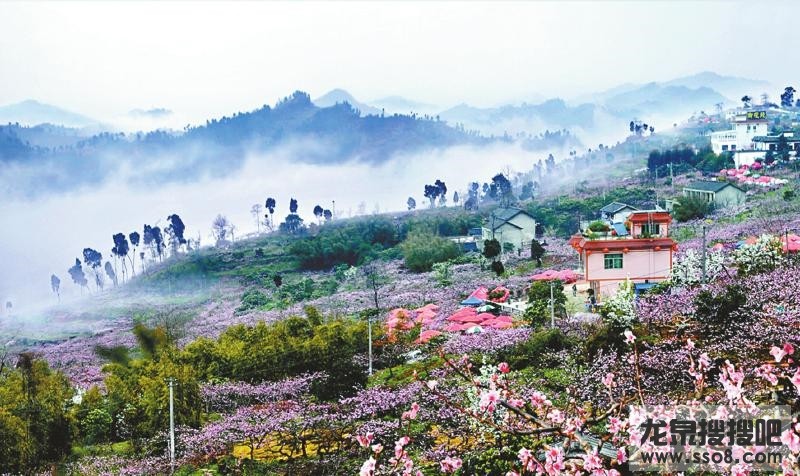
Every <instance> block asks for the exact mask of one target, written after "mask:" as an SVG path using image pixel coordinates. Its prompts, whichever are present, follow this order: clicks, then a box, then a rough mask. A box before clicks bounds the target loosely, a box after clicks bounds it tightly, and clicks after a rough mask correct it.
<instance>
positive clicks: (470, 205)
mask: <svg viewBox="0 0 800 476" xmlns="http://www.w3.org/2000/svg"><path fill="white" fill-rule="evenodd" d="M479 190H480V185H479V184H478V182H470V184H469V185H468V186H467V199H466V200H465V201H464V208H465V209H467V210H477V209H478V200H479V199H480V197H479Z"/></svg>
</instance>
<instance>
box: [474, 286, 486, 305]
mask: <svg viewBox="0 0 800 476" xmlns="http://www.w3.org/2000/svg"><path fill="white" fill-rule="evenodd" d="M469 297H474V298H477V299H480V300H481V301H485V300H487V299H488V298H489V290H488V289H486V287H485V286H481V287H479V288H478V289H476V290H475V291H472V294H470V295H469Z"/></svg>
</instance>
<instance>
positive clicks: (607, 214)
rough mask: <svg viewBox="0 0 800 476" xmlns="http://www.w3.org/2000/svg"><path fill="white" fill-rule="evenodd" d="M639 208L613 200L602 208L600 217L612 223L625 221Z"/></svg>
mask: <svg viewBox="0 0 800 476" xmlns="http://www.w3.org/2000/svg"><path fill="white" fill-rule="evenodd" d="M637 210H638V208H636V207H632V206H630V205H628V204H625V203H621V202H611V203H609V204H608V205H606V206H604V207H603V208H601V209H600V217H601V218H603V219H604V220H608V221H610V222H611V223H623V222H625V220H627V219H628V216H629V215H630V214H631V213H633V212H635V211H637Z"/></svg>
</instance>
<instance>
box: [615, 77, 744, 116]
mask: <svg viewBox="0 0 800 476" xmlns="http://www.w3.org/2000/svg"><path fill="white" fill-rule="evenodd" d="M604 102H605V106H606V107H607V108H608V109H610V110H612V111H615V112H617V113H619V114H620V115H624V114H629V115H639V116H644V117H647V116H650V117H652V116H668V117H672V118H674V119H681V118H684V117H687V116H689V115H691V114H692V113H693V112H695V111H701V110H705V111H711V110H713V108H714V105H715V104H717V103H723V104H730V103H731V101H730V100H729V99H727V98H726V97H725V96H723V95H721V94H720V93H718V92H717V91H715V90H713V89H711V88H707V87H701V88H696V89H693V88H689V87H686V86H665V85H662V84H659V83H648V84H645V85H643V86H640V87H638V88H634V89H632V90H628V91H624V92H620V93H618V94H615V95H612V96H610V97H608V98H606V99H605V101H604Z"/></svg>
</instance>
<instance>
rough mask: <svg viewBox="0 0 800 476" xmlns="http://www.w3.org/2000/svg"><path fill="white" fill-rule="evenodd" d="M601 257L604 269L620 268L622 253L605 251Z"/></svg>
mask: <svg viewBox="0 0 800 476" xmlns="http://www.w3.org/2000/svg"><path fill="white" fill-rule="evenodd" d="M603 258H604V263H603V264H604V265H605V269H622V253H606V254H605V255H604V256H603Z"/></svg>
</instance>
